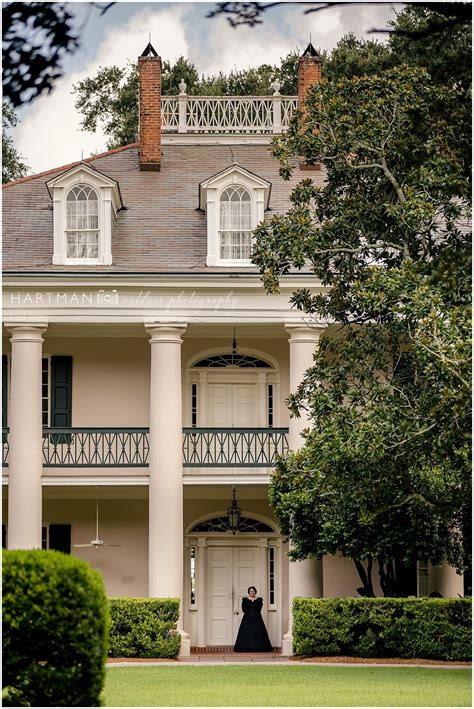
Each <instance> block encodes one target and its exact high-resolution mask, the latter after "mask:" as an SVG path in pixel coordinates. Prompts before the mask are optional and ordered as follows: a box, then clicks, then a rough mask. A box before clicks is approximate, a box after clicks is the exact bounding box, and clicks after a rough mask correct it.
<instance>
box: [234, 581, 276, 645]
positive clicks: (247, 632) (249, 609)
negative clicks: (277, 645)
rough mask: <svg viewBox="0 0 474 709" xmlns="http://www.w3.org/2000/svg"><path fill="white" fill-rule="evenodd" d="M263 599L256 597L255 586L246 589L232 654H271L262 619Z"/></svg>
mask: <svg viewBox="0 0 474 709" xmlns="http://www.w3.org/2000/svg"><path fill="white" fill-rule="evenodd" d="M262 606H263V598H259V597H257V589H256V588H255V586H249V588H248V589H247V598H242V613H243V614H244V615H243V618H242V622H241V623H240V628H239V632H238V633H237V640H236V641H235V645H234V652H272V650H273V648H272V645H271V642H270V638H269V637H268V633H267V629H266V627H265V623H264V622H263V618H262Z"/></svg>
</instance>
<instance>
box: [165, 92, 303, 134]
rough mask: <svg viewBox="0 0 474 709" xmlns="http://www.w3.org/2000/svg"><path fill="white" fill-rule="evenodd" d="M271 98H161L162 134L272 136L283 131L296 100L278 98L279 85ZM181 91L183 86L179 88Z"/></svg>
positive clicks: (183, 96)
mask: <svg viewBox="0 0 474 709" xmlns="http://www.w3.org/2000/svg"><path fill="white" fill-rule="evenodd" d="M275 86H276V87H277V90H276V91H275V93H274V94H273V95H272V96H188V95H187V94H186V93H185V92H184V91H185V88H186V87H185V85H184V91H182V92H181V93H180V94H179V96H163V97H162V99H161V127H162V130H163V132H164V133H181V134H185V133H191V134H193V133H199V134H203V133H209V134H212V133H224V134H226V133H227V134H229V133H230V134H250V135H262V134H263V135H272V134H277V133H281V132H282V131H284V130H285V129H286V128H287V127H288V124H289V122H290V119H291V115H292V113H293V111H294V110H295V109H296V108H297V107H298V97H297V96H281V95H280V93H279V92H278V84H274V85H273V88H275ZM181 88H183V85H182V86H181Z"/></svg>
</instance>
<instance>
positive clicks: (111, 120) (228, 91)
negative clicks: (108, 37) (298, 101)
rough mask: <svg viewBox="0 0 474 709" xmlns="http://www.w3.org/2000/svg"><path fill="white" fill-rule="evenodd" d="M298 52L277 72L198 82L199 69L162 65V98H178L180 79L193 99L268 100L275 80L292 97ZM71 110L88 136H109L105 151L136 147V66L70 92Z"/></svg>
mask: <svg viewBox="0 0 474 709" xmlns="http://www.w3.org/2000/svg"><path fill="white" fill-rule="evenodd" d="M297 61H298V52H297V51H295V52H291V53H290V54H288V56H286V57H285V58H283V59H282V60H281V62H280V65H279V66H271V65H269V64H264V65H262V66H260V67H257V68H251V69H246V70H242V71H232V72H231V73H230V74H228V75H226V74H223V73H219V74H217V75H215V76H211V77H208V78H204V77H202V78H201V79H200V78H199V74H198V71H197V68H196V66H195V65H194V64H192V63H191V62H189V60H187V59H185V58H184V57H179V59H178V60H177V61H176V62H175V64H170V63H169V62H166V61H165V62H163V67H162V93H163V95H171V96H176V95H177V94H178V93H179V83H180V81H181V80H182V79H184V81H185V83H186V92H187V93H188V94H189V95H191V96H206V95H208V96H216V95H217V96H232V95H239V96H248V95H252V94H253V95H261V94H269V93H270V92H271V88H270V85H271V83H272V82H273V81H274V80H275V79H277V78H278V80H279V81H280V83H281V85H282V86H281V89H280V91H281V92H282V93H288V94H294V93H296V63H297ZM74 93H75V94H76V96H77V98H76V103H75V106H76V108H77V109H78V111H79V112H80V113H82V115H83V117H84V118H83V120H82V123H81V126H82V128H83V130H86V131H89V132H91V133H93V132H95V131H96V130H97V126H98V125H101V126H102V128H103V130H104V132H105V134H106V135H107V138H108V141H107V147H108V148H109V149H111V148H116V147H119V146H121V145H128V144H129V143H133V142H134V141H135V136H136V134H137V132H138V72H137V68H136V65H134V64H131V63H130V64H129V65H128V66H127V67H124V68H120V67H118V66H110V67H103V68H100V69H99V70H98V72H97V73H96V75H95V76H93V77H88V78H87V79H84V80H83V81H80V82H79V83H78V84H76V85H75V86H74Z"/></svg>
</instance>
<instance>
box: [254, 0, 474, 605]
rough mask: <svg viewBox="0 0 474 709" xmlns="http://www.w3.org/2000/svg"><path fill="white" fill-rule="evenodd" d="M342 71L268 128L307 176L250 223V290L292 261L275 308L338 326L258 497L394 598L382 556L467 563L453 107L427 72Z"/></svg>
mask: <svg viewBox="0 0 474 709" xmlns="http://www.w3.org/2000/svg"><path fill="white" fill-rule="evenodd" d="M410 13H412V14H413V13H415V11H414V10H413V11H412V10H410ZM415 14H416V13H415ZM403 16H404V17H405V15H403ZM401 17H402V16H401ZM463 33H464V30H463ZM463 37H464V34H463ZM403 41H405V42H408V40H407V39H406V38H405V39H404V40H403ZM397 42H401V39H400V38H398V39H397ZM463 42H464V40H463ZM348 45H349V48H350V51H355V52H357V51H359V50H358V49H357V47H355V46H354V41H351V42H348ZM462 46H465V42H464V44H463V45H462ZM453 51H454V50H453ZM458 51H459V52H460V53H462V51H465V50H462V47H458ZM463 56H464V55H463ZM413 57H416V52H415V51H413ZM413 61H414V62H416V58H413ZM338 71H340V70H339V69H338ZM351 74H352V70H351V71H350V72H349V76H346V77H342V78H339V79H338V80H334V77H333V79H332V80H328V79H323V81H321V83H320V84H318V85H316V86H313V87H312V89H311V91H310V92H309V94H308V100H307V115H306V116H303V115H302V114H299V115H297V116H295V118H294V119H293V122H292V125H291V126H290V129H289V130H288V132H287V133H286V134H284V135H283V136H281V137H279V138H277V139H275V140H274V146H273V152H274V155H275V156H276V157H277V158H278V159H279V160H280V163H281V174H282V175H283V176H284V177H288V176H289V175H290V173H291V172H292V171H293V170H294V168H295V165H297V163H298V161H299V160H301V159H303V160H305V161H306V163H307V164H310V165H311V164H315V163H320V164H322V166H323V168H324V170H325V177H326V180H325V182H324V184H323V185H322V186H320V187H317V186H316V185H315V184H314V183H313V181H312V180H310V179H305V180H302V181H301V182H300V184H299V185H298V186H297V187H296V189H295V190H294V191H293V194H292V196H291V201H292V206H291V208H290V209H289V211H288V212H287V213H286V214H284V215H276V216H274V217H272V218H271V219H269V220H268V221H267V222H266V223H265V224H262V225H261V226H260V227H259V228H258V229H257V231H256V246H255V248H254V251H253V262H254V263H255V264H256V265H258V266H259V268H260V270H261V272H262V275H263V279H264V284H265V286H266V288H267V290H268V291H269V292H276V291H277V290H278V287H279V281H280V278H281V277H282V276H285V275H286V274H288V273H289V272H290V271H291V270H292V269H295V268H296V269H302V268H305V270H307V269H308V266H309V267H310V268H311V270H312V272H313V273H314V276H315V285H318V286H319V288H318V290H313V291H310V290H309V289H301V290H299V291H296V292H295V293H294V294H293V296H292V298H291V300H292V303H293V305H294V306H295V307H296V308H298V309H299V310H300V311H302V312H304V313H305V314H306V315H307V316H308V317H310V318H312V319H313V320H314V321H316V322H319V323H324V322H330V323H331V322H332V323H337V325H334V326H333V327H329V328H328V336H327V337H324V338H322V340H321V342H320V349H319V352H318V353H317V354H316V355H315V357H314V363H313V366H312V367H311V368H310V369H308V371H307V372H306V375H305V378H304V381H303V383H302V385H301V386H300V387H299V388H298V390H297V391H296V392H295V393H294V394H293V395H292V396H290V399H289V405H290V409H291V412H292V414H293V415H295V416H298V415H299V411H300V410H301V409H302V408H305V409H306V410H308V411H309V414H310V418H311V429H310V430H308V431H307V435H306V439H305V446H304V448H303V450H302V451H300V452H298V453H297V454H294V455H288V456H286V457H284V458H282V459H281V460H280V461H279V463H278V465H277V468H276V471H275V474H274V476H273V480H272V485H271V490H270V497H271V502H272V504H273V506H274V508H275V510H276V513H277V516H278V519H279V523H280V527H281V529H282V530H283V532H284V533H285V534H287V535H288V536H289V538H290V540H291V543H292V550H293V552H292V554H293V556H294V557H295V558H305V557H307V556H316V557H318V556H321V555H324V554H330V553H335V551H336V550H338V549H339V550H340V551H341V552H342V553H343V554H344V555H346V556H348V557H349V558H351V559H353V560H354V561H355V562H356V566H357V568H358V571H359V574H360V576H361V581H362V584H363V586H364V590H365V593H366V594H367V595H373V588H372V582H371V578H370V573H369V574H367V573H366V571H365V570H364V568H363V567H362V564H361V562H362V561H363V560H365V559H369V571H370V569H371V563H372V561H375V562H376V563H377V564H378V566H379V573H380V575H381V583H382V588H383V591H384V593H385V594H386V595H399V594H400V593H401V590H400V588H399V584H398V580H397V573H396V567H397V562H399V561H403V562H404V563H405V564H408V565H410V564H411V563H413V562H414V561H416V559H423V558H425V559H428V558H429V559H431V560H432V561H433V562H434V563H439V561H440V560H441V559H442V558H445V559H447V560H448V562H449V563H450V564H452V565H453V566H456V568H458V569H463V568H464V566H465V565H468V564H469V561H470V559H469V555H470V545H469V543H465V542H464V541H463V538H462V530H464V533H466V530H468V529H469V527H470V514H471V512H470V509H471V505H470V499H471V485H470V447H469V444H470V441H469V432H470V303H471V285H470V234H469V231H468V228H467V225H468V223H469V221H468V220H469V217H470V197H471V186H470V172H471V170H470V165H471V128H470V120H469V118H468V116H469V111H470V101H468V96H467V92H466V91H465V89H464V87H463V83H462V80H461V79H460V80H459V81H458V82H456V81H453V80H452V79H449V80H448V79H446V81H444V82H443V81H442V74H441V72H440V73H439V74H438V77H439V80H438V81H436V82H433V80H432V79H431V77H430V76H429V74H427V73H426V70H425V69H423V68H417V67H408V66H403V65H402V66H394V67H393V68H390V69H386V70H384V71H382V72H380V73H375V74H373V73H371V74H363V75H357V74H356V75H352V76H351ZM321 286H322V288H321Z"/></svg>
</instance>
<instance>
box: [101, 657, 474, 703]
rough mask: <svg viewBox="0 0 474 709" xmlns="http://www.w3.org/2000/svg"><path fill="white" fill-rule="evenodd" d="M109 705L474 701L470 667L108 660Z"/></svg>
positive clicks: (107, 698)
mask: <svg viewBox="0 0 474 709" xmlns="http://www.w3.org/2000/svg"><path fill="white" fill-rule="evenodd" d="M104 695H105V696H104V699H105V702H104V704H105V706H109V707H110V706H117V707H124V706H129V707H138V706H141V707H162V706H184V707H188V706H195V707H214V706H222V707H226V706H250V707H252V706H262V707H263V706H280V707H286V706H307V707H308V706H309V707H318V706H334V707H337V706H345V707H354V706H379V707H380V706H382V707H383V706H420V707H421V706H432V707H436V706H444V707H450V706H471V672H470V670H469V669H462V670H455V669H427V668H419V667H321V666H317V667H315V666H314V665H313V666H308V667H304V666H300V665H295V666H294V667H291V666H288V665H263V666H262V665H260V666H259V665H234V666H225V665H222V666H215V665H214V666H213V665H211V666H209V665H208V666H206V667H204V666H200V667H197V666H196V667H195V666H191V667H190V666H179V665H178V666H176V665H175V666H173V667H170V666H169V665H163V666H160V667H156V666H155V667H143V666H142V667H109V668H108V669H107V678H106V684H105V692H104Z"/></svg>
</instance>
